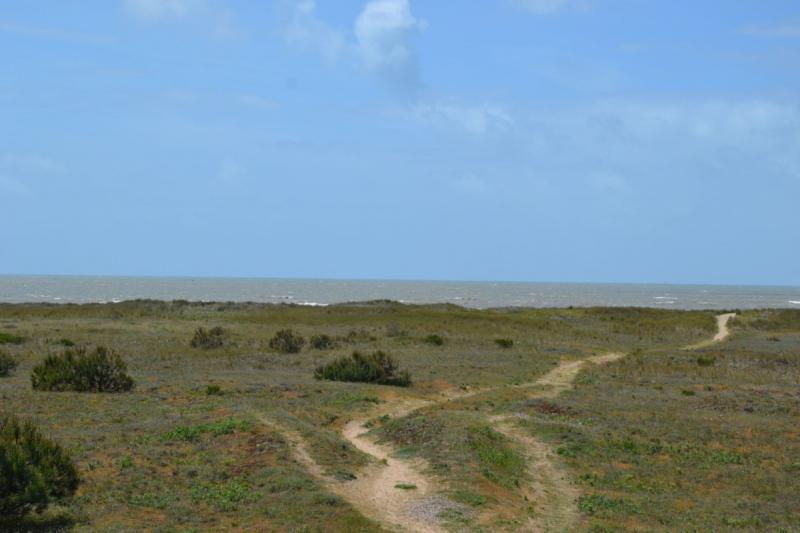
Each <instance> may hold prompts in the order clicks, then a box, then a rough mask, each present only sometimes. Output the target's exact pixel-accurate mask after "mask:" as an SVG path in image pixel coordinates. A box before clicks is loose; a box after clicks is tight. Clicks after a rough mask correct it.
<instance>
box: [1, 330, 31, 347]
mask: <svg viewBox="0 0 800 533" xmlns="http://www.w3.org/2000/svg"><path fill="white" fill-rule="evenodd" d="M23 342H25V337H20V336H19V335H14V334H13V333H6V332H4V331H0V344H22V343H23Z"/></svg>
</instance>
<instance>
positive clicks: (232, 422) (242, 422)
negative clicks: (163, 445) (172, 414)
mask: <svg viewBox="0 0 800 533" xmlns="http://www.w3.org/2000/svg"><path fill="white" fill-rule="evenodd" d="M252 427H253V422H252V421H251V420H247V419H237V418H228V419H227V420H223V421H221V422H209V423H206V424H195V425H192V426H178V427H176V428H175V429H173V430H172V431H170V432H169V433H166V434H165V435H164V439H166V440H178V441H185V442H195V441H197V440H198V439H199V438H200V436H201V435H205V434H210V435H213V436H215V437H218V436H220V435H227V434H229V433H233V432H234V431H249V430H250V429H252Z"/></svg>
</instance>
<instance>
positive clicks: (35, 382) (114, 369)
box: [31, 346, 134, 392]
mask: <svg viewBox="0 0 800 533" xmlns="http://www.w3.org/2000/svg"><path fill="white" fill-rule="evenodd" d="M126 371H127V366H126V365H125V362H124V361H123V360H122V358H120V356H119V355H117V354H116V353H114V352H113V351H111V350H109V349H108V348H105V347H103V346H98V347H97V348H95V349H94V351H93V352H89V353H87V351H86V348H76V349H74V350H67V351H66V352H64V353H63V354H61V355H51V356H49V357H48V358H47V359H45V360H44V361H43V362H42V363H40V364H38V365H36V366H35V367H34V369H33V372H32V373H31V385H32V386H33V388H34V389H35V390H41V391H59V392H61V391H74V392H124V391H129V390H131V389H133V386H134V383H133V379H132V378H131V377H130V376H129V375H128V374H127V373H126Z"/></svg>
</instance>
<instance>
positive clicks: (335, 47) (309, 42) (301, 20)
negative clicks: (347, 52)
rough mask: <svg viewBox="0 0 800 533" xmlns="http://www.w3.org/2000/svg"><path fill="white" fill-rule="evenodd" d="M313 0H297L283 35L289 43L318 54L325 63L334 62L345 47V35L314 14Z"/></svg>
mask: <svg viewBox="0 0 800 533" xmlns="http://www.w3.org/2000/svg"><path fill="white" fill-rule="evenodd" d="M316 7H317V6H316V3H315V2H314V1H313V0H298V1H297V2H295V4H294V10H293V13H292V17H291V20H290V22H289V24H288V26H287V27H286V31H285V34H284V37H285V39H286V42H288V43H289V44H290V45H292V46H295V47H297V48H300V49H302V50H311V51H314V52H316V53H318V54H320V55H321V56H322V57H323V58H324V59H325V61H326V62H327V63H329V64H333V63H336V62H337V61H338V60H339V58H340V57H341V55H342V53H343V51H344V49H345V42H346V40H345V36H344V34H343V33H342V32H341V31H338V30H336V29H334V28H331V27H330V26H328V25H327V24H325V23H324V22H322V21H321V20H319V19H318V18H317V16H316Z"/></svg>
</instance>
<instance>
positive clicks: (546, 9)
mask: <svg viewBox="0 0 800 533" xmlns="http://www.w3.org/2000/svg"><path fill="white" fill-rule="evenodd" d="M511 1H512V3H513V4H514V5H515V6H517V7H518V8H520V9H524V10H525V11H529V12H530V13H534V14H536V15H549V14H551V13H555V12H557V11H560V10H561V9H563V8H565V7H566V6H567V4H568V0H511Z"/></svg>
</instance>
